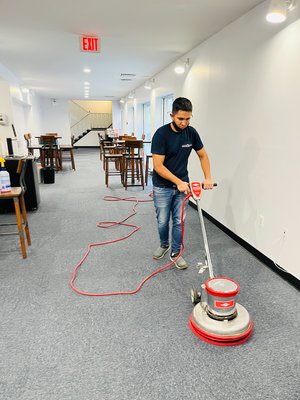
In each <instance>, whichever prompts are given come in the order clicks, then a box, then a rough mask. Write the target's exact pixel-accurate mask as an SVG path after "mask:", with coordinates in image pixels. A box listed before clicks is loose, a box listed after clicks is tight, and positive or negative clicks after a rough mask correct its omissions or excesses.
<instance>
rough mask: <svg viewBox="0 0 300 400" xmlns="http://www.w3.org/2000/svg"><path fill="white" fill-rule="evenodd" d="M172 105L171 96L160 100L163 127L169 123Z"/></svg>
mask: <svg viewBox="0 0 300 400" xmlns="http://www.w3.org/2000/svg"><path fill="white" fill-rule="evenodd" d="M172 104H173V95H172V94H170V95H169V96H166V97H163V99H162V108H163V110H162V117H163V125H165V124H167V123H168V122H171V117H170V114H171V112H172Z"/></svg>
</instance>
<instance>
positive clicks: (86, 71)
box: [83, 68, 92, 74]
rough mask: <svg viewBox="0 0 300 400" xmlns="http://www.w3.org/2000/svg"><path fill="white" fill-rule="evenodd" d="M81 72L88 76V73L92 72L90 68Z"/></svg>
mask: <svg viewBox="0 0 300 400" xmlns="http://www.w3.org/2000/svg"><path fill="white" fill-rule="evenodd" d="M83 72H85V73H86V74H89V73H90V72H92V70H91V68H84V69H83Z"/></svg>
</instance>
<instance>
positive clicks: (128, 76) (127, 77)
mask: <svg viewBox="0 0 300 400" xmlns="http://www.w3.org/2000/svg"><path fill="white" fill-rule="evenodd" d="M135 76H136V74H121V75H120V77H121V81H123V82H128V81H129V82H130V81H132V80H133V78H134V77H135Z"/></svg>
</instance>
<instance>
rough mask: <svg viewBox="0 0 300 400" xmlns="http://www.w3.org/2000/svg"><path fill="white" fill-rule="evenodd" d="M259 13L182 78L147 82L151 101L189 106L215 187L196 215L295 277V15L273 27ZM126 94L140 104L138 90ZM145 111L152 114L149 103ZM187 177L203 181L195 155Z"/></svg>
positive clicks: (299, 42) (194, 59)
mask: <svg viewBox="0 0 300 400" xmlns="http://www.w3.org/2000/svg"><path fill="white" fill-rule="evenodd" d="M267 6H268V2H265V3H263V4H261V5H259V6H258V7H256V8H254V9H252V10H251V11H250V12H249V13H248V14H246V15H244V16H243V17H241V18H239V19H238V20H237V21H235V22H233V23H232V24H230V25H228V26H227V27H226V28H225V29H223V30H222V31H220V32H219V33H217V34H216V35H214V36H212V37H211V38H209V39H208V40H207V41H205V42H204V43H202V44H200V45H199V46H197V47H196V48H195V49H193V50H192V51H191V52H190V53H188V54H187V55H186V57H189V59H190V68H189V71H188V73H187V74H186V75H184V76H175V75H174V72H173V65H172V66H169V67H168V68H166V69H165V70H164V71H162V72H161V73H160V74H158V75H157V76H155V89H154V91H152V96H153V93H156V97H157V96H158V94H159V93H160V92H169V93H174V98H176V97H178V96H185V97H188V98H190V99H191V101H192V102H193V105H194V111H193V115H194V117H193V120H192V125H193V126H194V127H195V128H196V129H197V130H198V131H199V133H200V135H201V137H202V139H203V141H204V144H205V147H206V149H207V151H208V153H209V156H210V160H211V165H212V174H213V177H214V180H215V181H217V182H218V184H219V186H218V188H217V189H216V190H215V191H214V192H210V193H205V194H204V196H203V208H204V209H205V210H206V211H207V212H208V213H209V214H211V215H212V216H213V217H214V218H216V219H217V220H218V221H220V222H221V223H222V224H224V225H225V226H226V227H228V228H229V229H230V230H232V231H233V232H234V233H236V234H237V235H238V236H240V237H241V238H242V239H244V240H245V241H247V242H248V243H250V244H251V245H253V246H254V247H255V248H256V249H258V250H259V251H261V252H262V253H263V254H265V255H266V256H267V257H269V258H270V259H272V260H273V261H274V263H278V264H279V265H281V266H282V267H284V268H285V269H286V270H288V271H289V272H290V273H291V274H293V275H294V276H296V277H298V278H300V246H299V239H298V235H299V226H300V213H299V204H300V189H299V182H300V168H299V155H300V153H299V151H300V150H299V149H300V119H299V98H300V97H299V93H300V78H299V76H300V75H299V71H300V51H299V49H300V19H299V17H300V11H299V9H300V7H299V5H298V7H297V8H296V9H295V10H294V11H293V12H291V13H290V14H289V19H288V20H287V22H286V23H284V24H281V25H272V24H269V23H267V22H266V21H265V15H266V10H267ZM135 93H136V97H137V101H138V102H139V97H140V98H143V101H144V91H143V89H142V88H140V89H137V90H135ZM149 98H151V95H149ZM151 104H153V109H155V106H154V104H155V100H154V99H153V97H152V98H151ZM152 126H153V127H154V126H155V116H154V115H152ZM153 130H155V129H153ZM189 171H190V178H191V179H194V180H201V179H202V174H201V171H200V169H199V161H198V159H197V157H196V156H195V155H193V156H192V157H191V158H190V163H189ZM284 230H286V231H287V234H286V237H285V238H284V237H283V231H284Z"/></svg>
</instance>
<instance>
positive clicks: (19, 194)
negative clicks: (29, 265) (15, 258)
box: [0, 160, 31, 258]
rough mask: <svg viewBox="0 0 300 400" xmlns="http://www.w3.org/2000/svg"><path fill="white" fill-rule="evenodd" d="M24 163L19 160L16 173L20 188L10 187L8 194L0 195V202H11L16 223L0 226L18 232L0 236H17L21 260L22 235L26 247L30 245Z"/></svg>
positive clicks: (24, 247)
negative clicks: (15, 228)
mask: <svg viewBox="0 0 300 400" xmlns="http://www.w3.org/2000/svg"><path fill="white" fill-rule="evenodd" d="M25 163H26V160H20V161H19V163H18V169H17V172H18V173H19V174H20V185H21V186H20V187H12V188H11V191H10V192H7V193H0V201H1V200H7V199H12V200H13V202H14V207H15V214H16V220H17V222H16V223H4V224H0V226H10V225H17V226H18V232H3V233H2V232H1V233H0V235H1V236H7V235H19V238H20V244H21V250H22V256H23V258H26V257H27V252H26V244H25V238H24V233H25V236H26V240H27V244H28V246H30V245H31V238H30V231H29V226H28V221H27V214H26V207H25V201H24V192H25V190H26V186H25V184H24V175H25Z"/></svg>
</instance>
